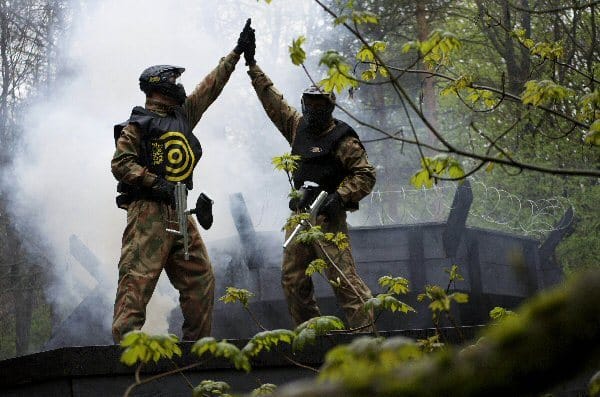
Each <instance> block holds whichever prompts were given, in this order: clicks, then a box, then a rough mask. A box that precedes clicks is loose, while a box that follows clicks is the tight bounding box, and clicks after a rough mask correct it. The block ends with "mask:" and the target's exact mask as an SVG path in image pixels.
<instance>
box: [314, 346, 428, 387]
mask: <svg viewBox="0 0 600 397" xmlns="http://www.w3.org/2000/svg"><path fill="white" fill-rule="evenodd" d="M422 356H423V353H422V351H421V349H420V348H419V346H418V345H417V344H416V343H415V342H414V341H412V340H411V339H408V338H404V337H400V336H396V337H391V338H387V339H385V338H374V337H369V336H361V337H358V338H356V339H354V340H353V341H352V342H351V343H350V344H348V345H339V346H336V347H334V348H332V349H331V350H329V351H328V352H327V354H326V355H325V361H324V363H323V366H322V367H321V372H320V374H319V377H318V379H319V380H320V381H333V382H341V383H343V384H345V385H348V386H349V387H350V388H353V389H355V388H356V389H360V388H362V387H364V386H365V385H368V384H369V383H371V382H372V380H373V378H380V377H382V376H389V375H391V371H392V369H393V368H394V366H397V365H399V364H401V363H404V362H407V361H412V360H415V359H418V358H420V357H422Z"/></svg>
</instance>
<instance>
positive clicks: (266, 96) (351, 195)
mask: <svg viewBox="0 0 600 397" xmlns="http://www.w3.org/2000/svg"><path fill="white" fill-rule="evenodd" d="M248 75H249V76H250V78H251V79H252V86H253V87H254V89H255V90H256V94H257V95H258V99H259V100H260V102H261V103H262V105H263V107H264V109H265V111H266V112H267V115H268V116H269V118H270V119H271V121H272V122H273V124H275V126H276V127H277V129H278V130H279V131H281V133H282V135H283V136H284V138H285V139H286V140H287V141H288V142H289V143H290V145H291V144H292V142H294V138H295V136H296V131H297V130H298V125H299V124H300V118H301V117H302V113H300V112H298V111H297V110H296V109H295V108H294V107H292V106H290V105H289V104H288V103H287V102H286V100H285V99H284V98H283V95H282V94H281V93H280V92H279V91H278V90H277V88H275V86H274V85H273V82H272V81H271V79H269V77H268V76H267V75H266V74H265V73H264V72H263V71H262V70H261V69H260V67H259V66H258V65H254V66H251V67H250V69H249V71H248ZM333 127H334V125H333V124H332V125H331V127H330V128H329V129H327V130H326V131H324V132H323V134H327V133H328V132H330V131H331V130H332V129H333ZM334 155H335V157H336V158H337V159H338V160H339V161H340V163H341V164H342V166H343V168H344V169H345V170H346V172H347V175H346V177H345V178H344V180H343V181H342V183H341V184H340V186H339V187H338V189H337V192H338V193H339V194H340V196H341V198H342V200H343V201H344V203H346V204H348V203H358V202H359V201H360V200H361V199H362V198H363V197H365V196H366V195H368V194H369V193H370V192H371V190H373V186H374V185H375V168H374V167H373V166H372V165H371V164H370V163H369V160H368V158H367V152H366V151H365V149H364V148H363V146H362V144H361V143H360V141H359V140H358V139H356V138H355V137H351V136H348V137H346V138H344V139H343V140H342V142H341V143H340V144H339V145H338V147H337V149H336V151H335V153H334Z"/></svg>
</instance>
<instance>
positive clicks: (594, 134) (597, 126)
mask: <svg viewBox="0 0 600 397" xmlns="http://www.w3.org/2000/svg"><path fill="white" fill-rule="evenodd" d="M583 141H584V142H585V143H587V144H589V145H592V146H600V119H598V120H596V121H594V122H593V123H592V125H591V126H590V130H589V131H588V132H587V134H585V136H584V138H583Z"/></svg>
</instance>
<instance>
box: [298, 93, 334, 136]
mask: <svg viewBox="0 0 600 397" xmlns="http://www.w3.org/2000/svg"><path fill="white" fill-rule="evenodd" d="M333 108H335V94H334V93H333V92H331V93H326V92H324V91H323V90H322V89H320V88H319V87H317V86H315V85H311V86H310V87H308V88H307V89H306V90H304V92H303V93H302V116H303V117H304V120H306V122H307V124H308V126H309V128H310V129H311V130H312V131H314V132H317V133H320V132H321V131H322V130H323V129H324V128H326V127H327V126H328V125H329V123H330V121H331V114H332V113H333Z"/></svg>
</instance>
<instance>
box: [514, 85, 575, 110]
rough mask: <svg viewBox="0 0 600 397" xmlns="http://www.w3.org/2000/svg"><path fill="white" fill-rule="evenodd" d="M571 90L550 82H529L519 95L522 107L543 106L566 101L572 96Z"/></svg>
mask: <svg viewBox="0 0 600 397" xmlns="http://www.w3.org/2000/svg"><path fill="white" fill-rule="evenodd" d="M573 92H574V91H573V90H572V89H570V88H567V87H563V86H561V85H559V84H556V83H555V82H553V81H552V80H541V81H537V80H529V81H527V82H526V83H525V90H524V91H523V93H522V94H521V101H522V102H523V104H524V105H533V106H543V105H547V104H550V103H553V102H558V101H560V100H564V99H567V98H568V97H570V96H572V95H573Z"/></svg>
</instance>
